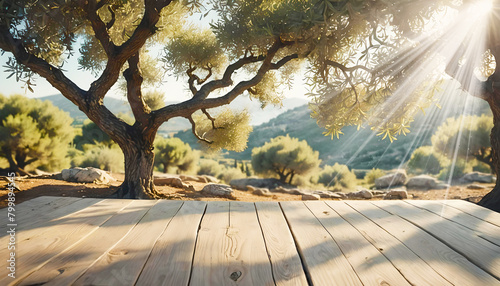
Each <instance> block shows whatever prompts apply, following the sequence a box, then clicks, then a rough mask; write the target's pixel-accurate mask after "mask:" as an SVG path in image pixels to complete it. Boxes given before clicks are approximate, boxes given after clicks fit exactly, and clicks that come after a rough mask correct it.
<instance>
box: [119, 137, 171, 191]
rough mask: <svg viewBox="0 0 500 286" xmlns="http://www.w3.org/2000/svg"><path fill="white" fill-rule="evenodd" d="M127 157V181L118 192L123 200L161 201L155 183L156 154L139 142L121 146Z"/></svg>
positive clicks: (125, 180)
mask: <svg viewBox="0 0 500 286" xmlns="http://www.w3.org/2000/svg"><path fill="white" fill-rule="evenodd" d="M121 148H122V151H123V154H124V156H125V179H124V181H123V183H122V185H121V186H120V187H119V188H118V190H117V191H116V193H115V194H116V195H117V197H118V198H123V199H159V198H162V197H163V196H162V195H161V193H159V192H158V191H157V190H156V188H155V186H154V182H153V168H154V153H153V150H152V148H147V147H146V146H144V145H143V144H140V142H139V141H138V140H137V141H131V142H129V143H127V144H126V145H125V146H123V145H122V146H121Z"/></svg>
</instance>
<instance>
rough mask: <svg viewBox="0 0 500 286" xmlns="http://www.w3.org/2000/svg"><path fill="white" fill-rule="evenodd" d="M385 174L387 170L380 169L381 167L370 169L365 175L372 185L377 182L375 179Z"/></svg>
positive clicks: (368, 182)
mask: <svg viewBox="0 0 500 286" xmlns="http://www.w3.org/2000/svg"><path fill="white" fill-rule="evenodd" d="M384 175H385V171H384V170H380V169H375V168H373V169H371V170H370V171H368V172H367V173H366V175H365V182H366V183H367V184H369V185H372V184H374V183H375V180H376V179H378V178H380V177H382V176H384Z"/></svg>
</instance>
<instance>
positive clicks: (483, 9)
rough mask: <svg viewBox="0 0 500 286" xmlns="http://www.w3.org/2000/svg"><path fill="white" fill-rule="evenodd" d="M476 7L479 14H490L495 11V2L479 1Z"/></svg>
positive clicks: (489, 0) (490, 0)
mask: <svg viewBox="0 0 500 286" xmlns="http://www.w3.org/2000/svg"><path fill="white" fill-rule="evenodd" d="M474 6H476V9H477V11H478V13H481V14H483V13H488V12H491V11H492V10H493V0H479V1H478V2H477V3H476V4H475V5H474Z"/></svg>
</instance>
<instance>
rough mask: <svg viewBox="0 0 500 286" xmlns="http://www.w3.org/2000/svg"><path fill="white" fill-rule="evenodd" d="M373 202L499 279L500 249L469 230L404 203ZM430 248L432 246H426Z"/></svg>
mask: <svg viewBox="0 0 500 286" xmlns="http://www.w3.org/2000/svg"><path fill="white" fill-rule="evenodd" d="M373 203H374V204H376V205H378V206H380V207H381V208H383V209H384V210H386V211H388V212H390V213H392V214H395V215H398V216H400V217H402V218H404V219H406V220H407V221H409V222H411V223H412V224H414V225H416V226H418V227H419V228H421V229H423V230H425V231H426V232H428V233H429V234H431V235H432V236H434V237H436V238H437V239H439V240H440V241H441V242H443V243H444V244H446V245H447V246H449V247H450V248H452V249H453V250H454V251H456V252H458V253H460V254H462V255H463V256H465V257H467V259H468V260H470V261H472V262H473V263H474V264H475V265H477V266H478V267H480V268H481V269H483V270H485V271H486V272H488V273H489V274H491V275H492V276H494V277H496V278H497V279H498V277H499V276H500V275H499V274H500V247H498V246H496V245H494V244H492V243H490V242H488V241H486V240H484V239H482V238H480V237H479V236H477V235H476V234H474V233H473V232H472V231H470V230H469V229H467V228H465V227H463V226H461V225H459V224H457V223H454V222H451V221H449V220H447V219H444V218H441V217H439V216H437V215H435V214H433V213H431V212H429V211H426V210H422V209H419V208H417V207H414V206H411V205H409V204H406V203H404V202H401V201H392V202H387V201H376V202H373ZM391 233H392V231H391ZM426 247H428V245H427V246H424V248H426ZM445 261H448V263H449V262H450V259H449V258H447V259H446V260H444V261H443V262H445ZM452 261H453V262H454V263H455V261H454V260H452ZM456 275H457V274H456ZM476 275H479V273H478V274H476ZM476 285H478V284H476Z"/></svg>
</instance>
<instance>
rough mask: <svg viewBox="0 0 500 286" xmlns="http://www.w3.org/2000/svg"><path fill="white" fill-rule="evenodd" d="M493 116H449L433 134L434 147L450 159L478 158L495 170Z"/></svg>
mask: <svg viewBox="0 0 500 286" xmlns="http://www.w3.org/2000/svg"><path fill="white" fill-rule="evenodd" d="M492 128H493V118H492V117H491V116H486V115H481V116H461V117H458V118H448V119H447V120H446V122H444V123H443V124H442V125H441V126H439V127H438V129H437V130H436V132H435V133H434V134H433V135H432V138H431V142H432V147H433V148H434V150H435V151H436V152H439V153H441V154H443V155H444V156H445V157H447V158H449V159H453V158H454V157H455V155H456V156H457V157H458V158H462V159H466V158H470V157H473V158H476V159H477V160H478V161H480V162H483V163H486V164H488V165H489V166H490V168H491V170H494V164H493V158H492V153H491V143H490V134H491V129H492Z"/></svg>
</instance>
